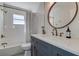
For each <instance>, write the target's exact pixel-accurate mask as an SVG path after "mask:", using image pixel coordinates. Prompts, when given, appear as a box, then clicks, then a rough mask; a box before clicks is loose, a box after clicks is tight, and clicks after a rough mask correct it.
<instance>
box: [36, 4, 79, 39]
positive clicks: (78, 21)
mask: <svg viewBox="0 0 79 59" xmlns="http://www.w3.org/2000/svg"><path fill="white" fill-rule="evenodd" d="M43 5H44V4H42V5H41V7H40V8H39V9H38V13H39V14H40V15H43V12H44V11H45V30H46V33H48V34H51V32H52V29H53V28H52V27H51V26H50V25H49V23H48V19H47V12H48V9H49V6H50V4H49V3H45V10H44V6H43ZM78 8H79V3H78ZM78 14H79V10H78ZM78 14H77V16H76V18H75V20H74V21H73V22H72V23H71V24H70V25H69V27H70V30H71V37H72V38H79V15H78ZM42 17H44V15H43V16H38V19H37V21H38V22H39V24H38V26H39V29H38V33H41V30H42V29H41V26H42V25H43V24H44V18H42ZM66 29H67V27H65V28H63V29H58V34H59V33H60V32H63V33H64V35H63V36H64V37H66V36H65V35H66Z"/></svg>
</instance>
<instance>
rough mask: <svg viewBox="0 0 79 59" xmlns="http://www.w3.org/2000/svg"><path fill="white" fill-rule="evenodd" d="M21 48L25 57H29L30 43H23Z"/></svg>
mask: <svg viewBox="0 0 79 59" xmlns="http://www.w3.org/2000/svg"><path fill="white" fill-rule="evenodd" d="M21 47H22V49H23V50H24V51H25V53H24V55H25V56H31V43H24V44H22V45H21Z"/></svg>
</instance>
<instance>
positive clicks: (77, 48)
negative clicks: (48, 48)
mask: <svg viewBox="0 0 79 59" xmlns="http://www.w3.org/2000/svg"><path fill="white" fill-rule="evenodd" d="M31 36H33V37H35V38H38V39H40V40H42V41H45V42H47V43H49V44H52V45H54V46H56V47H59V48H62V49H64V50H66V51H69V52H71V53H73V54H76V55H79V39H72V38H71V39H67V38H63V37H59V36H50V35H42V34H32V35H31Z"/></svg>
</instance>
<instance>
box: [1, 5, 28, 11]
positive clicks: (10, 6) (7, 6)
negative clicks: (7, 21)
mask: <svg viewBox="0 0 79 59" xmlns="http://www.w3.org/2000/svg"><path fill="white" fill-rule="evenodd" d="M0 6H1V7H6V8H11V9H16V10H21V11H27V10H26V9H23V8H20V7H16V6H12V5H8V4H3V5H0Z"/></svg>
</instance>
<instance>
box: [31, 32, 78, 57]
mask: <svg viewBox="0 0 79 59" xmlns="http://www.w3.org/2000/svg"><path fill="white" fill-rule="evenodd" d="M31 43H32V45H31V55H32V56H77V55H79V47H78V45H79V39H67V38H63V37H58V36H49V35H42V34H32V35H31Z"/></svg>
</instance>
